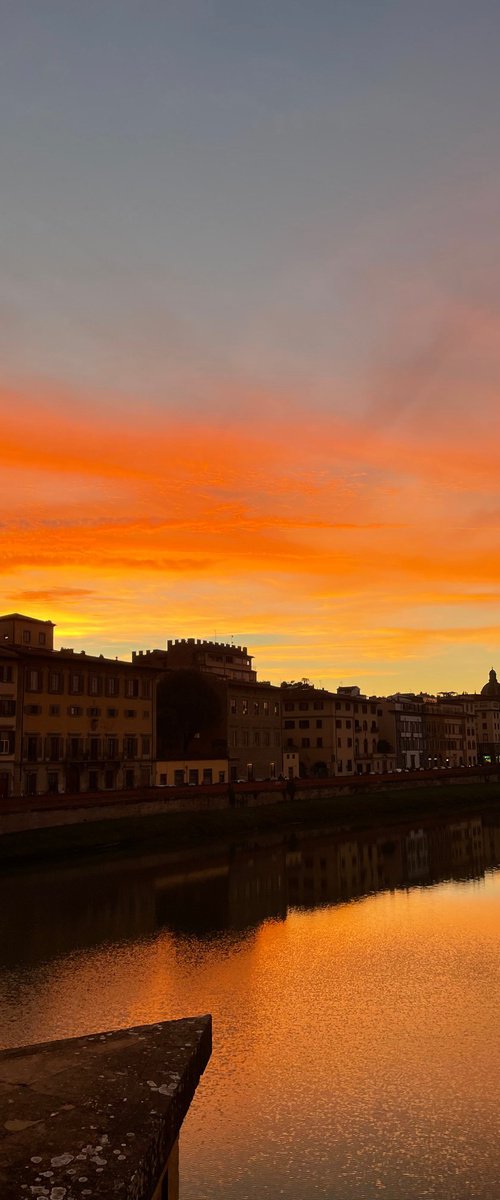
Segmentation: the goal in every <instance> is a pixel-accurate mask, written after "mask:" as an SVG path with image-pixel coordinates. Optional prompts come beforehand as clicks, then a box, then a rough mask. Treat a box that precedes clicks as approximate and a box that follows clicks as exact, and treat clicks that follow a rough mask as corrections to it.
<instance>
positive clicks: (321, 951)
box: [0, 816, 500, 1200]
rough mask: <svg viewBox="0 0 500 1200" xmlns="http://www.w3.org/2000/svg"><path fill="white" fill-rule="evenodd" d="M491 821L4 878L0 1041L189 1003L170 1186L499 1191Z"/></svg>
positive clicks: (239, 1194)
mask: <svg viewBox="0 0 500 1200" xmlns="http://www.w3.org/2000/svg"><path fill="white" fill-rule="evenodd" d="M499 862H500V823H499V820H498V819H495V818H492V817H489V818H485V819H484V820H481V819H480V818H478V817H477V816H474V817H472V818H471V819H470V820H464V819H463V818H460V819H459V818H457V819H456V821H454V822H453V821H449V822H448V823H447V824H441V825H431V824H429V823H426V824H423V825H422V827H418V828H417V827H415V828H414V829H413V830H409V829H407V830H405V831H401V830H399V831H398V830H388V831H385V832H384V834H383V835H382V834H381V835H380V836H379V837H378V838H376V839H374V836H373V835H372V834H366V835H359V836H358V835H356V837H355V838H354V836H353V837H352V840H349V841H347V840H346V835H345V833H344V834H341V833H338V834H333V833H332V835H331V837H330V838H329V839H322V841H321V843H318V842H314V841H307V840H306V839H304V840H302V841H300V843H298V842H297V841H296V840H295V841H294V842H293V844H292V845H289V846H288V848H287V849H286V848H281V847H280V848H276V849H274V850H262V849H261V850H256V851H255V852H252V853H250V852H245V853H239V854H233V855H232V856H223V855H221V856H220V858H219V859H217V860H212V861H211V862H209V863H207V864H205V865H204V864H202V863H201V864H200V863H191V864H190V865H187V864H185V863H184V864H183V865H180V864H177V865H175V864H173V863H172V861H169V862H167V860H166V859H164V860H163V861H162V859H161V857H160V856H158V857H157V858H156V859H155V860H152V859H151V858H149V859H136V860H135V861H134V862H133V863H128V862H117V861H112V860H110V861H109V862H102V861H101V862H99V864H92V865H91V866H86V867H82V866H78V867H76V866H73V867H60V868H52V869H50V870H38V871H36V872H35V871H32V872H30V873H23V874H17V875H16V876H12V877H10V878H6V879H4V880H3V881H2V884H1V885H0V903H1V910H0V911H1V913H2V925H1V932H0V949H1V961H2V964H3V970H2V975H1V979H0V1027H1V1040H2V1044H3V1045H4V1046H14V1045H20V1044H24V1043H28V1042H32V1041H40V1040H45V1039H48V1038H56V1037H63V1036H69V1035H75V1034H80V1033H86V1032H90V1031H96V1030H102V1029H109V1028H113V1027H119V1026H126V1025H131V1024H135V1023H139V1022H144V1023H145V1022H148V1021H155V1020H158V1019H167V1018H173V1017H180V1016H186V1015H189V1014H195V1013H204V1012H211V1013H212V1014H213V1018H214V1052H213V1057H212V1061H211V1064H210V1066H209V1068H208V1069H207V1072H206V1074H205V1077H204V1079H203V1081H202V1083H201V1085H200V1088H199V1090H198V1093H197V1096H196V1099H195V1102H194V1104H193V1106H192V1109H191V1112H190V1114H189V1116H188V1118H187V1121H186V1123H185V1126H184V1131H183V1135H182V1143H181V1144H182V1155H181V1185H182V1192H181V1194H182V1198H183V1200H215V1197H217V1198H220V1197H224V1198H226V1200H265V1198H267V1197H284V1198H285V1200H292V1198H293V1200H297V1198H300V1200H313V1198H315V1197H324V1196H326V1197H329V1198H331V1200H371V1198H372V1197H378V1196H386V1197H388V1198H390V1200H416V1198H418V1200H420V1198H421V1197H435V1198H436V1200H469V1198H472V1197H477V1198H480V1200H497V1198H498V1197H499V1196H500V1182H499V1180H500V1156H499V1149H498V1147H499V1137H498V1135H499V1132H500V1131H499V1122H498V1097H499V1078H500V1020H499V1017H500V1005H499V994H500V993H499V982H500V971H499V942H500V871H499V869H498V864H499Z"/></svg>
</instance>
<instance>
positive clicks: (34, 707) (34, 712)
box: [24, 704, 42, 717]
mask: <svg viewBox="0 0 500 1200" xmlns="http://www.w3.org/2000/svg"><path fill="white" fill-rule="evenodd" d="M24 711H25V713H26V714H27V716H28V717H36V716H39V714H40V713H41V711H42V706H41V704H25V706H24Z"/></svg>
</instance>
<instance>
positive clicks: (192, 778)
mask: <svg viewBox="0 0 500 1200" xmlns="http://www.w3.org/2000/svg"><path fill="white" fill-rule="evenodd" d="M188 779H189V783H190V784H196V783H198V781H199V773H198V769H197V767H191V768H190V770H189V776H188Z"/></svg>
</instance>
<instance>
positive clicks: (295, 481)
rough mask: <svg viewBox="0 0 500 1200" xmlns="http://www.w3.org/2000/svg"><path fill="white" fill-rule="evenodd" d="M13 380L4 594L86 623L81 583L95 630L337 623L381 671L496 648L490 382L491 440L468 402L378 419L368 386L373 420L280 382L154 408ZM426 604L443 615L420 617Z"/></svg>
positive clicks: (6, 456)
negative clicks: (200, 403)
mask: <svg viewBox="0 0 500 1200" xmlns="http://www.w3.org/2000/svg"><path fill="white" fill-rule="evenodd" d="M0 399H1V403H2V409H3V438H2V450H1V453H2V461H3V465H4V471H3V480H4V487H5V494H4V497H3V499H4V503H3V505H2V511H3V517H2V525H1V528H0V537H1V549H2V554H1V564H0V565H1V571H2V577H3V581H4V591H5V596H6V599H7V600H9V599H10V600H11V601H16V602H18V601H19V602H23V603H24V602H25V603H26V604H28V605H31V607H32V608H37V611H39V612H42V608H43V610H44V612H43V615H52V616H53V619H57V620H58V621H59V622H60V623H61V625H62V629H63V630H65V629H66V627H67V625H68V623H69V624H70V626H71V629H72V630H74V628H75V604H77V603H78V602H79V600H81V609H82V617H81V628H82V631H84V630H87V631H88V630H89V629H91V630H92V637H93V640H94V644H97V642H98V641H99V630H102V637H103V638H104V637H109V631H110V630H112V631H113V636H115V637H116V636H118V637H119V638H120V639H121V641H122V642H123V643H128V644H129V645H131V644H132V643H133V642H134V640H138V639H140V638H141V637H142V638H144V640H145V641H149V640H150V639H151V637H153V638H154V640H156V641H157V642H158V641H161V640H162V638H163V636H164V635H165V625H166V623H167V622H168V629H169V631H170V633H171V634H172V633H173V634H174V635H175V634H176V633H178V632H179V633H183V632H189V633H196V634H198V635H199V636H200V635H203V634H204V633H205V634H206V633H207V625H211V626H212V629H211V632H213V628H214V627H219V632H220V634H221V635H222V634H223V633H224V634H227V633H228V631H229V629H230V628H231V627H232V626H234V624H235V620H236V619H237V622H238V625H239V626H240V628H241V627H243V628H244V629H246V630H248V631H250V632H251V631H252V630H253V631H254V632H257V631H258V630H262V631H265V625H264V622H263V615H265V618H266V619H267V620H268V622H269V623H268V629H269V630H272V629H274V630H276V631H278V630H279V631H280V632H282V631H283V628H284V629H286V630H287V631H288V632H289V633H290V634H292V639H291V640H292V642H293V631H294V630H295V631H298V632H300V637H301V638H302V639H304V637H305V630H307V628H308V626H310V624H311V622H312V623H313V626H317V625H318V624H319V626H320V630H321V637H320V642H319V645H318V648H317V652H316V653H315V658H314V661H315V662H320V661H321V654H323V661H325V657H328V659H330V657H331V644H332V639H333V640H335V641H337V642H338V641H339V639H342V644H343V645H349V646H350V647H351V650H350V653H351V654H352V657H353V659H356V661H357V660H359V661H360V662H363V661H365V662H366V664H367V666H368V664H370V665H371V663H372V661H373V656H374V655H378V659H379V662H380V670H381V673H383V670H384V658H386V657H390V658H391V660H392V659H393V658H394V657H395V656H397V655H399V656H400V659H401V662H402V663H403V664H404V662H405V661H408V660H409V659H410V658H411V659H413V658H414V654H415V648H416V647H419V652H421V651H422V648H423V650H424V651H425V653H427V652H429V653H430V654H434V653H435V652H436V648H437V647H441V650H442V652H443V653H444V654H446V653H447V648H448V647H449V646H451V644H453V646H454V647H455V646H456V645H459V644H461V645H463V646H464V647H465V646H473V645H474V644H478V645H481V646H482V645H483V644H485V639H486V641H487V643H488V646H492V647H493V649H495V648H496V647H497V646H498V647H499V648H500V637H499V631H498V629H497V627H496V626H494V625H490V626H488V628H487V630H486V631H485V630H484V629H483V628H482V622H481V620H480V616H479V613H480V610H481V609H484V606H485V604H488V603H492V602H493V599H492V596H493V595H494V594H495V593H496V592H497V591H498V592H500V556H499V555H498V553H495V541H494V538H495V534H496V531H497V524H496V519H493V517H494V515H495V514H498V512H500V495H499V492H500V486H499V483H498V478H497V467H496V461H495V456H494V454H492V453H491V449H490V447H491V445H492V444H495V440H496V439H497V438H498V435H499V433H500V429H499V423H500V414H499V413H498V412H497V409H496V408H495V407H494V406H493V405H491V404H489V402H487V400H484V404H485V405H486V404H487V403H488V404H489V407H488V413H489V438H488V441H487V442H486V441H485V442H484V443H483V442H481V440H478V439H477V438H473V436H472V431H473V427H474V420H473V417H474V413H473V407H472V405H470V406H469V408H468V409H467V408H466V409H465V411H464V407H463V405H460V406H459V409H458V410H457V413H456V414H455V417H454V415H453V412H449V414H448V425H447V426H446V422H445V425H444V426H443V421H444V418H443V416H442V414H440V415H439V419H438V418H437V417H436V419H434V418H433V419H431V418H429V420H428V422H427V423H426V422H425V421H424V420H423V418H422V411H421V407H420V408H419V407H418V405H413V406H412V405H407V406H406V407H405V406H404V405H402V408H401V412H400V413H399V416H398V418H397V419H396V418H395V414H394V411H393V409H390V410H388V412H389V415H388V412H386V413H385V417H384V420H382V419H381V415H382V408H381V407H380V406H379V407H378V408H377V406H376V405H375V406H374V407H373V409H372V416H371V419H370V420H368V421H367V420H366V419H362V418H361V416H360V415H359V414H358V415H356V414H354V415H353V416H352V417H351V418H350V419H348V418H347V417H345V416H343V417H340V416H338V415H329V414H328V413H326V412H325V411H318V410H316V411H314V410H311V411H310V412H301V411H300V410H299V409H298V407H297V404H296V402H295V398H292V402H291V404H290V413H289V416H288V417H286V416H285V415H284V411H283V404H282V398H280V403H279V404H276V403H273V400H272V397H266V396H258V397H255V396H254V397H253V401H252V406H250V404H249V402H248V398H247V397H245V403H244V404H239V405H238V417H237V419H235V420H234V421H231V422H230V423H224V420H223V418H222V417H220V418H219V419H218V420H216V421H214V420H213V419H212V418H209V417H208V416H204V415H203V413H200V414H193V412H192V411H191V412H190V411H188V410H186V412H185V413H184V414H179V413H176V414H175V415H171V414H168V413H167V412H165V411H161V410H157V409H154V408H152V407H150V408H149V409H148V410H146V411H145V413H144V415H143V416H142V417H141V416H140V415H138V413H137V411H136V412H134V413H132V412H131V411H130V408H126V407H125V408H124V407H122V408H120V405H119V404H118V403H117V401H116V398H113V397H111V398H110V397H106V396H103V397H98V398H97V399H96V398H95V397H94V398H92V399H90V400H89V399H88V398H86V397H82V396H76V397H75V396H72V395H69V394H68V395H67V396H64V395H63V393H58V394H57V395H55V396H51V395H48V394H47V393H45V394H41V395H37V394H35V393H34V392H28V391H24V392H23V391H22V390H20V389H18V390H17V391H14V390H10V391H8V390H4V392H3V393H2V394H1V396H0ZM417 410H418V411H417ZM483 417H484V412H483ZM444 428H445V433H446V436H444V435H443V429H444ZM485 492H487V493H488V498H487V502H485ZM482 514H483V515H482ZM110 586H112V590H113V594H114V599H113V600H112V601H111V600H110V598H109V591H110ZM110 605H114V613H113V616H112V617H110V615H109V606H110ZM45 606H47V607H48V608H49V609H50V612H46V607H45ZM426 606H427V607H428V609H429V610H430V608H432V610H433V620H432V622H431V624H433V625H434V626H435V625H436V623H439V626H440V630H439V631H437V630H436V629H433V630H431V631H429V630H426V629H425V628H423V627H422V613H423V610H424V609H425V608H426ZM451 609H453V610H454V611H456V612H458V613H459V614H461V620H460V627H459V629H453V628H452V624H453V623H452V622H451V621H450V616H449V612H450V610H451ZM384 610H385V611H384ZM417 610H418V611H417ZM439 612H442V614H443V615H444V617H445V619H444V620H441V621H439V622H436V614H438V613H439ZM405 614H406V615H408V616H410V618H411V619H410V620H409V621H408V620H406V621H402V619H401V618H402V617H403V616H404V615H405ZM384 618H385V619H384ZM414 618H415V619H414ZM222 621H223V622H224V629H221V628H220V625H221V622H222ZM213 622H215V626H214V624H213ZM280 622H281V625H282V629H281V630H280ZM389 626H390V628H391V630H392V633H391V634H390V635H389V634H388V633H387V632H386V631H387V629H388V628H389ZM228 627H229V628H228ZM447 629H448V631H449V633H448V635H447V633H446V631H447ZM208 632H210V630H208ZM476 634H477V636H476ZM488 639H489V640H488ZM248 640H249V639H248ZM99 644H101V643H99ZM301 646H302V647H304V653H307V650H308V649H309V650H310V651H311V652H312V647H311V646H310V644H308V643H307V639H306V641H304V640H302V641H301ZM353 646H356V647H357V648H358V649H357V651H356V654H354V652H353V649H352V648H353ZM327 647H328V652H327ZM263 653H265V651H263ZM297 655H298V657H300V654H299V651H297ZM340 657H341V655H340V651H339V650H338V648H337V651H336V658H337V661H338V660H339V658H340ZM302 659H303V656H302ZM268 661H269V666H270V668H272V655H271V651H269V656H268ZM289 666H290V667H291V668H293V664H292V663H289ZM263 669H264V671H265V664H263ZM287 673H288V674H293V673H294V672H293V669H292V670H288V672H287ZM306 673H307V672H306ZM422 686H430V684H429V683H428V681H426V680H423V681H422ZM436 686H437V684H436ZM439 686H443V687H444V686H448V683H447V681H446V680H444V681H439ZM450 686H451V684H450ZM464 686H465V685H464Z"/></svg>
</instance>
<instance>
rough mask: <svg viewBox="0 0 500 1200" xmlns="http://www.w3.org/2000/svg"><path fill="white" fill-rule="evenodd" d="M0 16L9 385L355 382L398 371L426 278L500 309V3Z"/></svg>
mask: <svg viewBox="0 0 500 1200" xmlns="http://www.w3.org/2000/svg"><path fill="white" fill-rule="evenodd" d="M0 11H1V29H0V43H1V51H0V53H1V69H0V114H1V115H0V127H1V135H2V137H1V163H2V166H1V177H2V184H1V190H2V200H1V213H0V242H1V254H2V297H1V303H2V314H3V326H4V330H3V338H2V349H3V356H4V362H5V364H6V368H7V369H8V370H9V371H12V373H13V374H17V373H18V372H19V371H21V372H23V373H25V372H27V373H33V374H35V375H36V374H38V373H40V372H41V373H43V374H47V375H48V376H49V377H50V378H53V377H54V376H56V377H59V376H62V377H64V378H68V379H70V380H71V381H73V380H74V381H79V380H81V381H83V382H85V383H87V382H88V381H89V380H90V381H92V382H93V383H104V384H105V385H106V386H109V384H110V383H111V381H114V383H115V386H118V388H120V387H127V386H131V387H132V388H134V387H135V386H136V384H137V383H138V382H141V383H142V386H144V387H146V386H148V387H149V386H151V387H152V389H153V390H154V391H155V393H156V391H157V389H159V391H160V392H161V393H162V396H163V401H162V402H163V403H169V397H168V395H167V394H166V393H165V391H164V390H163V388H164V385H166V384H168V383H172V382H173V381H175V383H176V384H178V383H179V381H180V378H182V379H183V380H185V379H186V377H187V388H188V391H189V388H190V387H191V388H193V389H194V388H195V386H196V385H195V383H194V381H193V376H196V374H197V371H201V372H202V373H204V372H205V371H206V370H209V371H210V372H212V371H213V372H214V373H215V374H218V373H221V372H222V373H224V372H226V371H227V372H229V374H230V375H232V373H233V372H234V371H237V372H240V371H242V372H243V373H244V374H245V376H248V377H249V378H251V377H252V376H253V375H257V376H258V377H259V378H264V379H268V378H269V377H271V378H272V379H273V381H277V380H280V381H281V380H282V379H284V378H286V377H288V376H290V375H292V374H293V375H294V376H295V378H296V377H297V374H296V373H297V372H299V373H300V376H301V377H302V378H307V379H308V380H310V381H315V382H317V381H321V380H323V381H324V380H325V378H326V379H327V380H331V375H332V371H333V373H334V374H335V375H336V376H337V377H340V378H342V377H343V375H344V372H347V373H348V374H350V372H351V370H352V368H353V366H355V368H356V370H357V369H359V367H360V365H361V364H362V363H363V362H364V361H365V360H366V359H367V360H368V362H370V361H371V356H372V355H375V356H376V355H378V354H379V353H383V352H384V345H385V340H386V339H387V338H388V337H389V336H390V329H387V328H386V322H389V324H390V322H391V321H392V320H393V318H394V313H395V311H396V313H397V311H398V309H399V306H400V304H401V303H407V302H408V295H407V281H408V274H409V273H413V272H415V273H416V280H415V284H416V286H417V287H418V289H419V290H422V289H423V290H425V289H426V288H429V291H430V293H431V294H432V300H433V302H435V303H437V304H438V305H439V304H440V303H444V304H445V303H446V294H447V292H448V290H455V289H456V288H457V287H459V288H460V289H467V288H469V287H470V288H471V289H475V288H480V289H482V288H484V287H488V286H490V284H491V280H490V256H491V254H492V253H495V252H497V251H498V232H497V228H498V225H497V220H496V218H497V216H498V207H499V204H498V202H499V185H498V178H497V163H498V159H499V151H500V121H499V119H498V115H499V114H498V108H499V82H498V79H499V70H498V68H499V53H500V8H499V6H498V4H497V3H491V2H486V3H485V0H479V2H478V3H476V4H474V5H471V4H470V3H469V2H468V0H449V2H446V0H445V2H443V0H434V2H433V3H430V2H426V0H424V2H419V3H410V2H409V0H346V2H345V3H339V2H337V0H329V2H324V3H323V2H318V0H316V2H314V0H313V3H307V4H306V3H294V2H292V0H283V2H278V3H269V2H268V3H252V4H238V3H234V0H233V2H231V3H230V2H227V3H220V2H217V0H216V2H212V3H203V2H200V3H196V2H195V3H193V2H191V0H182V3H169V2H168V0H164V2H162V3H151V2H143V3H131V2H129V0H113V2H111V3H110V2H109V0H85V3H83V4H82V3H81V2H80V0H61V2H60V3H51V2H50V0H49V2H45V0H33V2H31V3H26V2H25V0H16V2H15V3H4V4H2V5H1V6H0ZM488 222H490V228H489V230H488V229H486V228H485V225H487V223H488ZM464 243H465V245H464ZM471 260H472V262H471ZM472 264H473V265H472ZM471 267H472V272H471ZM470 273H472V275H474V274H475V275H476V278H475V279H474V278H472V279H470V278H469V274H470ZM382 278H385V280H386V297H385V305H384V306H383V307H384V308H385V312H384V313H382V312H381V308H382V305H381V304H380V290H381V280H382ZM167 357H168V359H169V363H168V365H167V363H166V362H165V359H166V358H167ZM171 399H172V398H171Z"/></svg>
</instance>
